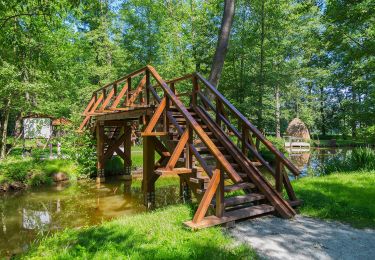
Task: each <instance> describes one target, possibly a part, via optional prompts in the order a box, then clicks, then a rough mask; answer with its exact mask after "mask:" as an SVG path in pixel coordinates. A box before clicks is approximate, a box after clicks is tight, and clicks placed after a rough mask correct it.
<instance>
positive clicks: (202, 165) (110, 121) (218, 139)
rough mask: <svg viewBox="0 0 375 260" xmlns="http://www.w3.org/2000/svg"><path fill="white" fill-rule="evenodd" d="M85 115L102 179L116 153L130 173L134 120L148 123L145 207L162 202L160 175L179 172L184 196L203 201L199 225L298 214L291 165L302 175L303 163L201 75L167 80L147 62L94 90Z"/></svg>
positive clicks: (196, 220) (195, 223) (196, 218)
mask: <svg viewBox="0 0 375 260" xmlns="http://www.w3.org/2000/svg"><path fill="white" fill-rule="evenodd" d="M83 115H84V120H83V122H82V124H81V125H80V128H79V130H80V131H83V130H84V129H85V128H89V129H91V131H92V132H93V133H95V135H96V139H97V168H98V180H99V181H101V180H103V179H104V166H105V163H106V161H107V160H108V159H110V158H111V157H112V156H113V154H114V153H116V154H117V155H119V156H121V157H122V158H123V160H124V166H125V169H124V170H125V174H130V170H131V159H130V158H131V156H130V155H131V130H132V129H131V124H132V122H134V121H138V122H139V123H140V124H142V125H143V132H142V137H143V184H142V186H143V192H144V197H145V205H146V206H152V204H153V203H154V202H155V182H156V181H157V179H158V178H159V177H160V176H161V175H163V174H176V175H178V176H179V177H180V190H181V194H185V196H186V195H188V194H189V193H191V192H192V193H194V195H195V196H196V198H197V199H198V201H199V206H198V209H197V211H196V212H195V215H194V218H193V219H192V220H191V221H188V222H186V223H185V224H186V225H187V226H189V227H191V228H194V229H197V228H203V227H208V226H213V225H219V224H224V223H227V222H233V221H236V220H239V219H244V218H251V217H257V216H262V215H264V214H271V213H272V214H277V215H279V216H281V217H283V218H291V217H293V216H294V215H295V214H296V212H295V210H294V209H293V207H294V206H297V205H298V204H299V200H297V198H296V195H295V193H294V191H293V188H292V186H291V183H290V181H289V178H288V176H287V173H286V171H285V168H287V169H289V171H291V172H292V173H294V174H298V170H297V168H296V167H295V166H294V165H293V164H292V163H291V162H290V161H289V160H288V159H287V158H286V157H285V156H284V155H283V154H282V153H281V152H280V151H278V150H277V149H276V148H275V147H274V146H273V145H272V143H271V142H269V141H268V140H266V138H265V137H264V136H263V135H262V133H261V132H260V131H259V130H258V129H257V128H256V127H255V126H254V125H252V124H251V123H250V122H249V121H248V120H247V119H246V118H245V117H244V116H243V115H242V114H241V113H240V112H239V111H238V110H237V109H236V108H235V107H234V106H233V105H232V104H231V103H230V102H229V101H228V100H227V99H226V98H225V97H224V96H223V95H222V94H221V93H220V92H219V91H218V90H217V89H216V88H215V87H213V86H212V85H211V84H210V83H209V82H208V81H207V80H206V79H205V78H204V77H202V76H201V75H200V74H199V73H193V74H189V75H186V76H183V77H180V78H176V79H173V80H169V81H164V80H163V79H162V78H161V76H160V75H159V74H158V72H157V71H156V70H155V69H154V68H153V67H152V66H146V67H144V68H142V69H140V70H137V71H135V72H133V73H131V74H129V75H127V76H125V77H122V78H120V79H118V80H116V81H114V82H112V83H110V84H107V85H106V86H104V87H102V88H100V89H98V90H96V91H94V93H93V95H92V98H91V100H90V102H89V104H88V105H87V107H86V109H85V111H84V113H83ZM259 143H260V144H261V145H263V146H264V147H265V148H266V149H267V150H269V151H270V152H271V153H272V154H273V155H274V156H275V158H276V159H275V162H274V163H273V164H271V163H269V162H267V161H266V160H265V159H264V158H263V157H262V156H261V154H260V153H259V151H258V149H257V145H256V144H259ZM155 153H158V154H159V155H160V159H158V160H155ZM260 167H262V172H261V171H260ZM283 189H285V191H286V194H287V196H288V198H287V199H285V198H284V197H283V194H282V192H283ZM236 194H241V195H237V196H235V195H236Z"/></svg>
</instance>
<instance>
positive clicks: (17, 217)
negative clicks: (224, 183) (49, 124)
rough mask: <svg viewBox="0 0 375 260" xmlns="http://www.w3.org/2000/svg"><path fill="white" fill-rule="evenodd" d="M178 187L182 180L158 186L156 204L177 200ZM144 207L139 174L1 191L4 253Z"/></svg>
mask: <svg viewBox="0 0 375 260" xmlns="http://www.w3.org/2000/svg"><path fill="white" fill-rule="evenodd" d="M176 183H177V184H178V181H177V182H176ZM178 189H179V186H178V185H167V186H165V187H160V188H157V193H156V204H157V206H159V207H160V206H164V205H167V204H174V203H177V202H178V200H179V196H178V192H179V191H178ZM145 210H146V208H145V207H144V206H143V195H142V191H141V187H140V181H139V180H135V181H133V182H129V181H123V180H121V181H120V180H112V181H108V182H107V183H105V184H101V185H100V186H98V185H97V184H96V183H95V182H94V181H79V182H74V183H70V184H59V185H55V186H50V187H38V188H31V189H29V190H26V191H22V192H18V193H8V194H5V195H0V259H1V258H3V257H9V256H11V255H13V254H18V253H21V252H23V251H25V250H27V249H28V247H29V246H30V244H31V243H33V242H38V239H40V238H42V237H44V236H46V235H48V234H50V233H52V232H55V231H57V230H61V229H64V228H78V227H83V226H89V225H96V224H99V223H101V222H103V221H105V220H110V219H113V218H116V217H119V216H124V215H134V214H138V213H140V212H144V211H145Z"/></svg>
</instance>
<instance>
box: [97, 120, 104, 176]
mask: <svg viewBox="0 0 375 260" xmlns="http://www.w3.org/2000/svg"><path fill="white" fill-rule="evenodd" d="M96 156H97V164H96V169H97V177H96V182H97V183H101V182H104V181H105V177H104V162H105V159H104V122H103V121H99V122H98V124H97V126H96Z"/></svg>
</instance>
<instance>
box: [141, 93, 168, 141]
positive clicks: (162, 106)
mask: <svg viewBox="0 0 375 260" xmlns="http://www.w3.org/2000/svg"><path fill="white" fill-rule="evenodd" d="M166 104H167V100H166V98H163V99H162V100H161V102H160V104H159V106H158V108H157V109H156V111H155V113H154V115H153V116H152V118H151V120H150V122H149V123H148V125H147V127H146V129H145V131H144V132H143V133H145V134H149V133H151V132H152V130H153V129H154V127H155V126H156V124H157V122H158V121H159V119H160V116H161V115H162V113H163V111H164V109H165V107H166Z"/></svg>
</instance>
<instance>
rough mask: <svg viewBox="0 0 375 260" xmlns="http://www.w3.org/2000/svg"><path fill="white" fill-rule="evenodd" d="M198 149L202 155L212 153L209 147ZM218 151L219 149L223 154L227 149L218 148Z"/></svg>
mask: <svg viewBox="0 0 375 260" xmlns="http://www.w3.org/2000/svg"><path fill="white" fill-rule="evenodd" d="M196 149H197V151H198V152H199V153H200V154H207V153H211V152H210V150H209V149H208V148H207V147H204V146H202V147H196ZM217 149H219V150H220V151H221V152H223V151H226V149H225V147H222V146H217Z"/></svg>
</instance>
